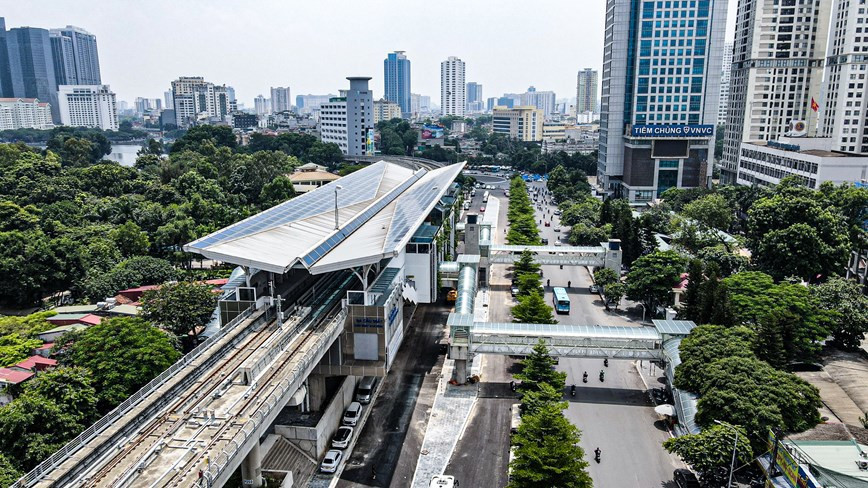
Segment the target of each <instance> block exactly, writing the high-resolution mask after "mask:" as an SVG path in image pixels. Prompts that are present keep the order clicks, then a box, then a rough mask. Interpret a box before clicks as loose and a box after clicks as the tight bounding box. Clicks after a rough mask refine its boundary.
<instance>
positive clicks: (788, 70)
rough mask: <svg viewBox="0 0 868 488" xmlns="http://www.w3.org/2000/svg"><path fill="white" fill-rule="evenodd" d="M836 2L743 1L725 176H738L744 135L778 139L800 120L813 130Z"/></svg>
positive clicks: (732, 80)
mask: <svg viewBox="0 0 868 488" xmlns="http://www.w3.org/2000/svg"><path fill="white" fill-rule="evenodd" d="M832 3H833V2H832V1H807V0H798V1H796V0H788V1H787V2H781V3H780V4H775V5H772V3H768V2H760V1H757V0H754V1H742V2H739V5H738V13H737V15H736V21H735V26H736V27H735V42H734V44H733V56H732V74H731V78H730V84H729V86H730V88H729V104H728V109H727V116H726V132H725V133H724V145H723V158H722V160H721V167H720V179H721V182H723V183H735V182H736V180H737V175H738V166H739V157H740V146H741V143H742V141H770V140H775V139H777V138H778V137H780V136H782V135H784V134H786V133H787V132H789V131H790V127H791V126H792V125H793V124H794V123H798V122H804V123H805V127H806V129H807V132H808V134H813V132H814V128H815V123H816V113H815V112H814V111H813V110H811V99H812V98H814V99H816V98H819V93H820V83H821V80H822V77H823V61H824V57H825V54H826V42H827V38H828V33H829V14H830V11H831V9H832ZM797 4H798V5H797ZM862 8H864V6H862ZM847 81H848V83H849V82H850V81H849V80H847ZM809 119H811V120H809Z"/></svg>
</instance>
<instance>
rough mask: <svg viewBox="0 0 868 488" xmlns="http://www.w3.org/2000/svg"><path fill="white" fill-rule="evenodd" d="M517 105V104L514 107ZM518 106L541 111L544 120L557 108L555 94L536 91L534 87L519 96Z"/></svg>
mask: <svg viewBox="0 0 868 488" xmlns="http://www.w3.org/2000/svg"><path fill="white" fill-rule="evenodd" d="M517 105H519V104H516V105H515V106H517ZM520 105H523V106H531V107H536V108H538V109H540V110H542V112H543V117H544V118H549V116H551V114H552V113H554V112H555V110H556V107H557V103H556V97H555V92H553V91H537V89H536V88H535V87H533V86H530V87H528V89H527V91H526V92H524V93H522V94H521V100H520Z"/></svg>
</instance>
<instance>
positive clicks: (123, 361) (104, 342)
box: [63, 318, 180, 412]
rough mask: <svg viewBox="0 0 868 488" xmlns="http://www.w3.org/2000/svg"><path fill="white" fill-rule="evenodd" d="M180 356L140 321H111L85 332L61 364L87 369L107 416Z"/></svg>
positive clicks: (173, 346) (169, 341) (162, 335)
mask: <svg viewBox="0 0 868 488" xmlns="http://www.w3.org/2000/svg"><path fill="white" fill-rule="evenodd" d="M178 357H180V353H179V352H178V349H177V347H176V344H174V341H173V340H172V337H170V336H169V335H167V334H166V333H165V332H163V331H161V330H160V329H158V328H156V327H153V326H152V325H151V324H149V323H148V322H147V321H145V320H144V319H140V318H113V319H109V320H103V321H102V323H100V324H99V325H94V326H92V327H89V328H87V329H86V330H84V331H83V332H82V333H81V335H80V336H79V337H78V339H77V340H76V341H75V343H74V344H72V345H71V346H70V347H69V350H68V353H67V355H66V356H65V358H64V361H63V362H64V363H66V364H73V365H76V366H82V367H85V368H87V369H88V370H90V371H91V373H92V379H93V384H94V386H96V389H97V393H98V396H99V405H100V411H101V412H106V411H108V410H110V409H111V408H112V407H114V406H115V405H117V404H118V403H120V402H121V401H123V400H124V399H125V398H127V397H128V396H130V395H131V394H133V393H134V392H135V391H136V390H138V389H139V388H141V387H142V386H144V385H145V384H146V383H147V382H148V381H150V380H151V379H152V378H154V377H155V376H157V375H158V374H160V373H162V372H163V371H164V370H166V368H168V367H169V366H171V365H172V363H174V362H175V361H176V360H177V359H178Z"/></svg>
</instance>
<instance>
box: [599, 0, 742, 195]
mask: <svg viewBox="0 0 868 488" xmlns="http://www.w3.org/2000/svg"><path fill="white" fill-rule="evenodd" d="M726 8H727V0H695V1H690V2H683V1H674V2H660V1H654V0H607V1H606V25H605V34H604V39H605V41H604V46H603V76H602V106H601V114H600V140H599V156H598V162H597V166H598V168H597V181H598V183H599V185H600V186H601V187H602V189H603V190H604V191H606V192H607V193H609V194H615V195H619V196H624V197H627V198H628V199H629V200H630V201H648V200H652V199H654V198H656V197H657V196H658V195H659V194H660V193H662V192H663V191H665V190H667V189H668V188H673V187H679V188H681V187H697V186H705V185H708V184H709V183H710V180H711V171H712V165H713V159H714V127H715V126H714V124H715V122H717V107H718V103H719V100H718V93H719V90H720V72H721V63H722V61H723V43H724V32H725V29H726ZM675 19H677V20H675ZM627 25H630V26H633V25H635V28H630V29H627V28H625V26H627Z"/></svg>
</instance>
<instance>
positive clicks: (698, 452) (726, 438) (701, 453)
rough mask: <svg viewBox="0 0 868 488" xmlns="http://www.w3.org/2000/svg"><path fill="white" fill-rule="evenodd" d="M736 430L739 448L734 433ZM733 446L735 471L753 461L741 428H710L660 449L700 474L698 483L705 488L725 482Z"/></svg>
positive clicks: (751, 452) (720, 426) (671, 441)
mask: <svg viewBox="0 0 868 488" xmlns="http://www.w3.org/2000/svg"><path fill="white" fill-rule="evenodd" d="M733 428H735V429H737V430H738V444H737V445H736V438H735V437H736V433H735V432H733ZM733 446H736V456H735V467H739V466H741V465H744V464H748V463H750V462H751V460H752V459H753V450H752V449H751V447H750V442H749V440H748V437H747V431H745V430H744V427H741V426H733V427H728V426H725V425H717V424H715V425H712V426H710V427H708V428H706V429H704V430H703V431H702V432H700V433H699V434H688V435H684V436H680V437H674V438H672V439H667V440H666V441H665V442H664V443H663V447H664V448H666V450H667V451H669V452H670V453H673V454H677V455H678V456H680V457H681V459H683V460H684V462H686V463H687V464H689V465H690V467H691V468H693V469H694V470H695V471H697V472H698V473H700V479H701V480H702V482H703V483H706V484H707V485H708V486H721V484H726V482H727V480H728V475H729V470H730V464H731V463H732V450H733Z"/></svg>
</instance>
